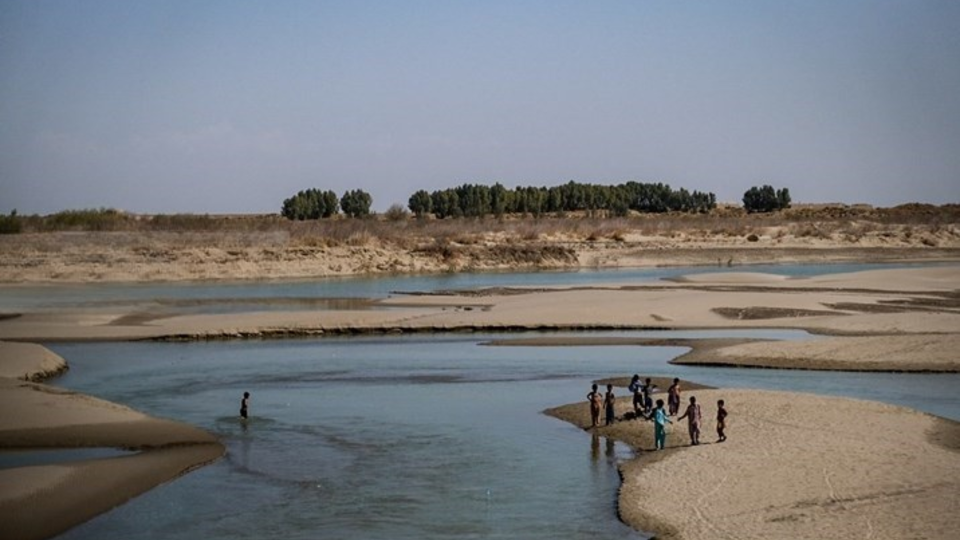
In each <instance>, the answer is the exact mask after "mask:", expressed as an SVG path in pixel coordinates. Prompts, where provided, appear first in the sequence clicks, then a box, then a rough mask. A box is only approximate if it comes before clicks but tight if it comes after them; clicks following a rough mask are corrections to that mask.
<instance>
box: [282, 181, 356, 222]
mask: <svg viewBox="0 0 960 540" xmlns="http://www.w3.org/2000/svg"><path fill="white" fill-rule="evenodd" d="M372 204H373V197H371V196H370V194H369V193H367V192H366V191H363V190H362V189H353V190H349V191H347V192H346V193H344V194H343V196H342V197H340V198H339V199H338V198H337V194H336V193H334V192H333V191H329V190H327V191H321V190H319V189H316V188H313V189H305V190H301V191H300V192H298V193H297V194H296V195H294V196H293V197H290V198H289V199H284V201H283V206H282V207H281V208H280V215H282V216H283V217H285V218H287V219H296V220H304V219H320V218H328V217H330V216H334V215H336V214H338V213H339V212H340V210H343V213H344V214H346V215H348V216H350V217H363V216H366V215H369V214H370V206H371V205H372Z"/></svg>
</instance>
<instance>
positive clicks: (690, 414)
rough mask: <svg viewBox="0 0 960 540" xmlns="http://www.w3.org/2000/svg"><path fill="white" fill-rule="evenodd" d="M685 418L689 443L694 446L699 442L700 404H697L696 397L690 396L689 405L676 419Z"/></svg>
mask: <svg viewBox="0 0 960 540" xmlns="http://www.w3.org/2000/svg"><path fill="white" fill-rule="evenodd" d="M684 418H686V419H687V429H688V430H689V431H690V444H692V445H694V446H696V445H698V444H700V419H701V416H700V406H699V405H697V398H696V397H694V396H690V405H688V406H687V410H686V411H685V412H684V413H683V416H681V417H680V418H677V420H678V421H679V420H683V419H684Z"/></svg>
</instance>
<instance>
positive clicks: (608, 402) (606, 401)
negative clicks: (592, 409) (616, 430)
mask: <svg viewBox="0 0 960 540" xmlns="http://www.w3.org/2000/svg"><path fill="white" fill-rule="evenodd" d="M616 401H617V397H616V396H614V395H613V385H612V384H608V385H607V393H606V394H604V396H603V405H604V407H606V409H607V419H606V420H607V425H608V426H609V425H611V424H613V422H614V420H616V414H614V407H613V404H614V402H616Z"/></svg>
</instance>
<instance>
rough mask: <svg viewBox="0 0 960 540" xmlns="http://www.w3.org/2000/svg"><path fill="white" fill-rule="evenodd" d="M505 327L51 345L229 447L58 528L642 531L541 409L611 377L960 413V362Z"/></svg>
mask: <svg viewBox="0 0 960 540" xmlns="http://www.w3.org/2000/svg"><path fill="white" fill-rule="evenodd" d="M604 334H605V335H609V334H610V333H604ZM638 334H639V333H636V332H633V333H624V334H619V335H623V336H635V335H638ZM744 334H745V333H743V332H738V335H744ZM531 335H539V334H531ZM643 335H647V336H650V337H665V336H684V337H713V336H715V335H717V332H649V333H644V334H643ZM746 335H753V336H761V337H773V338H785V339H809V336H806V335H805V334H803V333H802V332H792V331H778V332H750V333H746ZM503 337H517V334H511V335H509V336H495V335H469V336H463V335H456V336H449V335H448V336H401V337H364V338H332V339H331V338H326V339H297V340H285V341H252V342H249V341H244V342H240V341H237V342H215V343H151V342H137V343H86V344H64V343H58V344H51V345H49V346H50V348H51V349H53V350H54V351H55V352H57V353H58V354H60V355H62V356H63V357H65V358H67V359H68V360H69V361H70V363H71V366H72V369H71V370H70V372H68V373H67V374H66V375H65V376H64V377H62V378H61V379H58V380H57V381H56V382H57V384H59V385H62V386H65V387H68V388H71V389H75V390H79V391H82V392H86V393H90V394H94V395H97V396H100V397H103V398H106V399H109V400H112V401H116V402H119V403H124V404H127V405H130V406H132V407H134V408H137V409H139V410H142V411H144V412H147V413H149V414H152V415H156V416H162V417H167V418H173V419H176V420H180V421H184V422H188V423H191V424H195V425H198V426H200V427H203V428H205V429H207V430H209V431H211V432H213V433H216V434H217V435H219V436H220V437H221V438H222V440H223V442H224V444H225V445H226V446H227V449H228V454H227V456H226V458H224V459H223V460H221V461H219V462H217V463H215V464H213V465H211V466H209V467H205V468H203V469H201V470H199V471H196V472H194V473H191V474H189V475H187V476H185V477H183V478H180V479H178V480H176V481H174V482H171V483H168V484H166V485H164V486H161V487H159V488H157V489H155V490H152V491H150V492H148V493H146V494H144V495H142V496H140V497H138V498H136V499H134V500H132V501H131V502H129V503H127V504H125V505H123V506H121V507H119V508H117V509H115V510H112V511H111V512H109V513H107V514H104V515H102V516H100V517H98V518H95V519H94V520H92V521H90V522H88V523H86V524H84V525H81V526H79V527H77V528H75V529H73V530H71V531H69V532H68V533H66V534H64V535H62V538H64V539H81V538H97V539H111V538H117V539H120V538H124V539H126V538H205V539H206V538H210V539H220V538H223V539H226V538H238V537H240V538H264V537H270V536H272V537H276V538H304V539H306V538H371V539H374V538H384V539H408V538H409V539H414V538H417V539H420V538H426V539H440V538H551V539H579V538H641V537H642V536H640V535H638V534H637V533H635V532H633V531H632V530H630V529H629V528H627V527H626V526H624V525H623V524H622V523H620V522H619V521H618V519H617V516H616V511H615V508H616V507H615V497H616V491H617V488H618V486H619V479H618V478H617V474H616V463H617V462H618V461H619V460H622V459H625V458H627V457H629V456H630V452H629V450H628V449H626V448H624V447H622V446H620V445H617V444H613V443H612V442H611V441H607V440H605V439H603V438H595V439H594V438H591V436H590V435H589V434H588V433H586V432H584V431H581V430H579V429H577V428H574V427H572V426H570V425H568V424H566V423H564V422H560V421H558V420H555V419H553V418H550V417H547V416H545V415H543V414H542V413H541V412H540V411H542V410H543V409H545V408H548V407H552V406H556V405H560V404H564V403H570V402H574V401H578V400H581V399H583V397H584V395H585V394H586V392H587V391H588V389H589V384H590V382H591V381H592V380H594V379H596V378H602V377H609V376H624V375H629V374H632V373H640V374H641V375H643V376H645V375H666V376H679V377H681V378H685V379H690V380H696V381H699V382H704V383H707V384H714V385H718V386H725V387H754V388H772V389H789V390H801V391H810V392H818V393H824V394H832V395H846V396H853V397H862V398H869V399H878V400H881V401H887V402H890V403H896V404H901V405H907V406H911V407H914V408H918V409H921V410H925V411H928V412H932V413H936V414H940V415H943V416H947V417H951V418H956V419H960V398H958V397H957V394H956V391H955V389H956V388H958V384H960V375H907V374H853V373H817V372H806V371H780V370H768V369H761V370H744V369H726V368H697V367H681V366H671V365H669V364H667V363H666V362H667V361H668V360H669V359H670V358H672V357H674V356H676V355H677V354H680V353H681V352H683V349H681V348H676V347H635V346H604V347H487V346H483V345H482V344H483V343H484V342H486V341H488V340H490V339H494V338H503ZM244 391H249V392H251V394H252V405H251V409H252V418H251V420H250V421H249V422H248V423H246V424H244V423H241V422H240V421H239V420H238V419H237V409H238V406H239V400H240V397H241V395H242V393H243V392H244ZM622 392H624V393H625V391H622ZM729 406H730V408H731V410H735V409H736V407H744V406H748V404H730V405H729ZM730 436H732V437H735V436H736V434H735V433H731V434H730Z"/></svg>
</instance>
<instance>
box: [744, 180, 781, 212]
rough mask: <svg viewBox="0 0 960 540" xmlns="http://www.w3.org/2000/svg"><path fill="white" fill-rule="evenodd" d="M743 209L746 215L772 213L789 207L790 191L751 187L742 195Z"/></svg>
mask: <svg viewBox="0 0 960 540" xmlns="http://www.w3.org/2000/svg"><path fill="white" fill-rule="evenodd" d="M743 207H744V209H746V211H747V212H748V213H751V214H753V213H759V212H774V211H776V210H782V209H784V208H789V207H790V191H789V190H788V189H787V188H783V189H780V190H775V189H773V187H772V186H769V185H764V186H761V187H757V186H753V187H752V188H750V189H748V190H747V191H746V192H745V193H744V194H743Z"/></svg>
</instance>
